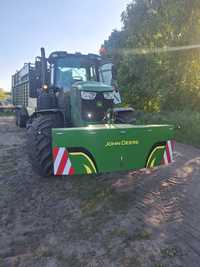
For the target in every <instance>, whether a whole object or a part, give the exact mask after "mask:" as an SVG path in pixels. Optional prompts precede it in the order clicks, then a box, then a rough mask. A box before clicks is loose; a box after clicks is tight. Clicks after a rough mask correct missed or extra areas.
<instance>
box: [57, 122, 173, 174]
mask: <svg viewBox="0 0 200 267" xmlns="http://www.w3.org/2000/svg"><path fill="white" fill-rule="evenodd" d="M173 130H174V127H173V126H170V125H162V126H160V125H159V126H158V125H150V126H134V125H122V124H121V125H120V124H114V125H110V124H109V125H94V126H88V127H85V128H69V129H52V154H53V170H54V175H55V176H62V175H91V174H99V173H107V172H117V171H128V170H137V169H143V168H154V167H156V166H159V165H163V164H167V165H168V164H170V163H172V162H173V151H174V141H172V140H173V139H174V131H173Z"/></svg>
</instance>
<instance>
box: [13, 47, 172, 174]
mask: <svg viewBox="0 0 200 267" xmlns="http://www.w3.org/2000/svg"><path fill="white" fill-rule="evenodd" d="M23 73H27V72H25V71H24V72H23ZM114 74H115V71H114V70H113V64H112V62H111V61H110V60H108V59H105V58H103V57H101V56H98V55H94V54H88V55H82V54H80V53H75V54H68V53H67V52H53V53H52V54H51V55H50V56H49V58H48V59H47V58H46V57H45V51H44V48H42V49H41V57H39V58H37V59H36V64H35V67H34V68H32V69H31V66H30V67H29V75H28V76H27V77H29V96H28V99H27V101H26V103H25V104H24V105H21V106H18V109H17V110H18V112H17V114H18V120H19V121H20V115H19V114H21V121H22V119H23V125H25V124H26V126H27V128H28V137H27V150H28V154H29V158H30V162H31V164H32V166H33V168H34V170H35V171H36V172H37V173H38V174H39V175H42V176H51V175H58V176H60V175H79V174H88V175H89V174H98V173H103V172H112V171H124V170H130V169H140V168H145V167H147V168H152V167H155V166H158V165H161V164H164V163H165V164H169V163H171V162H172V161H173V148H174V145H173V142H172V140H173V126H170V125H149V126H135V125H134V124H133V122H134V116H133V109H131V108H119V107H115V104H117V103H120V95H119V92H118V90H117V88H116V85H115V84H114V82H113V81H114V80H115V77H114ZM22 76H23V75H21V76H20V77H22ZM23 77H24V76H23ZM23 79H25V78H23ZM13 80H14V81H15V77H14V78H13ZM17 85H18V87H19V84H17ZM16 87H17V86H13V90H16ZM18 90H19V89H18Z"/></svg>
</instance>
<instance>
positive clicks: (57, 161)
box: [53, 147, 74, 176]
mask: <svg viewBox="0 0 200 267" xmlns="http://www.w3.org/2000/svg"><path fill="white" fill-rule="evenodd" d="M53 161H54V175H57V176H61V175H73V174H74V168H73V167H72V164H71V161H70V158H69V153H68V151H67V150H66V148H64V147H54V148H53Z"/></svg>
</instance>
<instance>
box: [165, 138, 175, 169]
mask: <svg viewBox="0 0 200 267" xmlns="http://www.w3.org/2000/svg"><path fill="white" fill-rule="evenodd" d="M173 150H174V141H167V143H166V149H165V152H164V156H163V163H164V164H165V165H168V164H170V163H172V162H173V160H174V156H173Z"/></svg>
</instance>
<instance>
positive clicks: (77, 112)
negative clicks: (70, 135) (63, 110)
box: [70, 81, 113, 127]
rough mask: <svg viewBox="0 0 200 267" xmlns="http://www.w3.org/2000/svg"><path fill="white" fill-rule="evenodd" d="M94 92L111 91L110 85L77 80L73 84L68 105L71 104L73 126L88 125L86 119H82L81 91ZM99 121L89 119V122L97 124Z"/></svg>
mask: <svg viewBox="0 0 200 267" xmlns="http://www.w3.org/2000/svg"><path fill="white" fill-rule="evenodd" d="M82 91H87V92H95V93H102V94H103V93H105V92H112V91H113V88H112V86H109V85H106V84H103V83H101V82H96V81H87V82H77V83H75V84H74V85H73V87H72V90H71V91H70V106H71V119H72V124H73V125H74V127H85V126H87V125H88V122H87V121H84V120H83V119H82V112H81V92H82ZM97 123H99V122H96V121H90V122H89V124H97Z"/></svg>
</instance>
